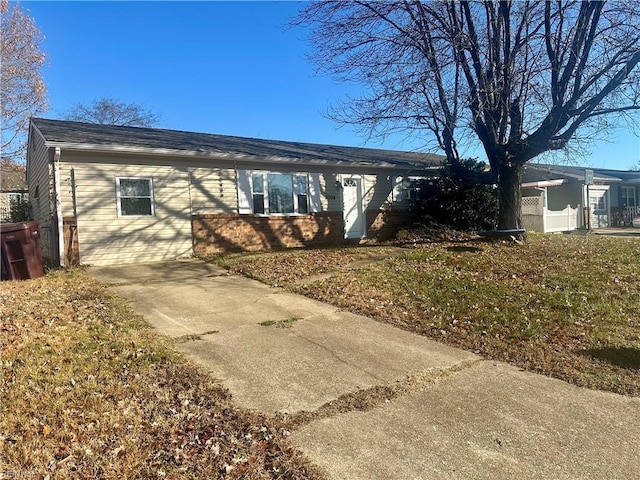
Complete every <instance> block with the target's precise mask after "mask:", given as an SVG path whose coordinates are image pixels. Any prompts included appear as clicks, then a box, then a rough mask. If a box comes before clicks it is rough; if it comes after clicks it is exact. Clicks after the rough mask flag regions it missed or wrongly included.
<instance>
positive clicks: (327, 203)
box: [319, 173, 342, 212]
mask: <svg viewBox="0 0 640 480" xmlns="http://www.w3.org/2000/svg"><path fill="white" fill-rule="evenodd" d="M319 175H320V202H321V204H322V210H323V211H327V212H340V211H342V196H341V193H340V189H339V188H338V186H337V182H338V175H336V174H333V173H320V174H319Z"/></svg>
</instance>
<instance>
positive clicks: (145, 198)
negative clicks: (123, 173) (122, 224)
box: [116, 177, 154, 217]
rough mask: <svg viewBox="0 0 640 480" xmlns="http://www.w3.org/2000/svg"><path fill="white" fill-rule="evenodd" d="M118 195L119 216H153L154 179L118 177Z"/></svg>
mask: <svg viewBox="0 0 640 480" xmlns="http://www.w3.org/2000/svg"><path fill="white" fill-rule="evenodd" d="M116 195H117V198H118V216H119V217H152V216H153V215H154V205H153V180H152V179H151V178H142V177H117V178H116Z"/></svg>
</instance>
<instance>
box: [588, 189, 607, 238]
mask: <svg viewBox="0 0 640 480" xmlns="http://www.w3.org/2000/svg"><path fill="white" fill-rule="evenodd" d="M589 211H590V213H591V228H604V227H608V226H609V191H608V190H605V189H598V188H594V187H589Z"/></svg>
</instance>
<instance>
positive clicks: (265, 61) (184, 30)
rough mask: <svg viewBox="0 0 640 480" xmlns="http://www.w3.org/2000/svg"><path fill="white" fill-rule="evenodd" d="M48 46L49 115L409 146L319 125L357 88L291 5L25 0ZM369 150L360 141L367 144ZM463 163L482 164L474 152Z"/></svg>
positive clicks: (595, 160)
mask: <svg viewBox="0 0 640 480" xmlns="http://www.w3.org/2000/svg"><path fill="white" fill-rule="evenodd" d="M22 4H23V7H24V8H26V9H27V10H29V11H30V13H31V15H32V16H33V17H34V19H35V21H36V23H37V25H38V26H39V27H40V29H41V30H42V32H43V33H44V35H45V37H46V40H45V43H44V45H43V49H44V50H45V52H46V53H47V54H48V66H47V67H46V69H45V71H44V76H45V82H46V84H47V88H48V94H49V103H50V110H49V111H48V112H47V113H46V114H44V115H43V116H46V117H49V118H59V117H60V116H61V115H62V114H63V113H64V112H65V111H66V110H67V109H69V107H71V105H73V104H74V103H76V102H82V103H90V102H91V101H92V100H94V99H96V98H100V97H105V96H109V97H116V98H119V99H120V100H122V101H125V102H127V103H139V104H144V105H146V106H147V107H149V108H151V109H153V110H154V111H156V112H157V113H158V114H160V116H161V122H160V125H159V126H160V127H164V128H171V129H179V130H190V131H199V132H208V133H219V134H225V135H238V136H245V137H258V138H273V139H280V140H293V141H305V142H315V143H327V144H337V145H352V146H365V145H366V146H369V147H374V148H378V147H381V148H390V149H398V150H412V149H414V148H417V147H418V144H416V143H407V142H403V139H402V138H401V137H391V138H387V139H386V140H385V141H381V140H376V139H373V140H370V141H366V139H365V138H364V137H362V136H359V135H358V134H357V132H355V131H354V130H353V129H352V128H350V127H342V128H339V125H337V124H336V123H334V122H332V121H331V120H329V119H327V118H325V117H324V116H323V113H324V112H326V111H327V109H328V107H329V105H330V104H331V103H334V102H336V101H338V100H340V99H343V98H344V96H345V95H346V94H347V93H349V92H357V91H355V90H354V88H355V87H353V86H347V85H343V84H336V83H335V82H333V81H332V80H331V79H329V78H327V77H319V76H316V75H314V70H313V66H312V65H310V64H309V63H308V62H307V61H306V60H305V58H304V54H305V52H306V51H307V47H306V45H305V44H304V42H303V40H302V39H303V37H304V35H305V32H304V31H302V30H299V29H287V28H286V24H287V22H288V21H289V20H290V19H291V17H293V16H294V15H295V14H296V12H297V11H298V9H299V8H300V3H296V2H39V1H38V2H35V1H23V2H22ZM365 142H366V143H365ZM610 142H611V143H599V144H598V145H596V147H595V148H594V150H593V153H592V155H591V156H590V157H587V158H585V159H573V160H574V161H575V162H577V163H578V164H581V165H590V166H593V167H603V168H620V169H626V168H629V167H631V166H633V165H636V164H637V163H638V161H639V160H640V139H638V137H636V136H634V135H632V134H631V133H629V132H626V131H625V130H621V131H620V132H619V134H618V135H613V136H610ZM468 154H469V155H470V156H471V155H473V156H479V157H480V158H482V157H483V156H482V153H481V151H480V150H479V149H478V150H471V151H469V152H468Z"/></svg>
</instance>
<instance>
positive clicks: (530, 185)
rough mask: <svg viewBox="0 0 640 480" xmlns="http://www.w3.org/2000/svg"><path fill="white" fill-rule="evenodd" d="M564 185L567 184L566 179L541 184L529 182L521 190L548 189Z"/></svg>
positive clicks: (540, 182)
mask: <svg viewBox="0 0 640 480" xmlns="http://www.w3.org/2000/svg"><path fill="white" fill-rule="evenodd" d="M563 183H566V180H565V179H563V178H562V179H558V180H541V181H539V182H527V183H523V184H522V185H520V186H521V188H546V187H559V186H560V185H562V184H563Z"/></svg>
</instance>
